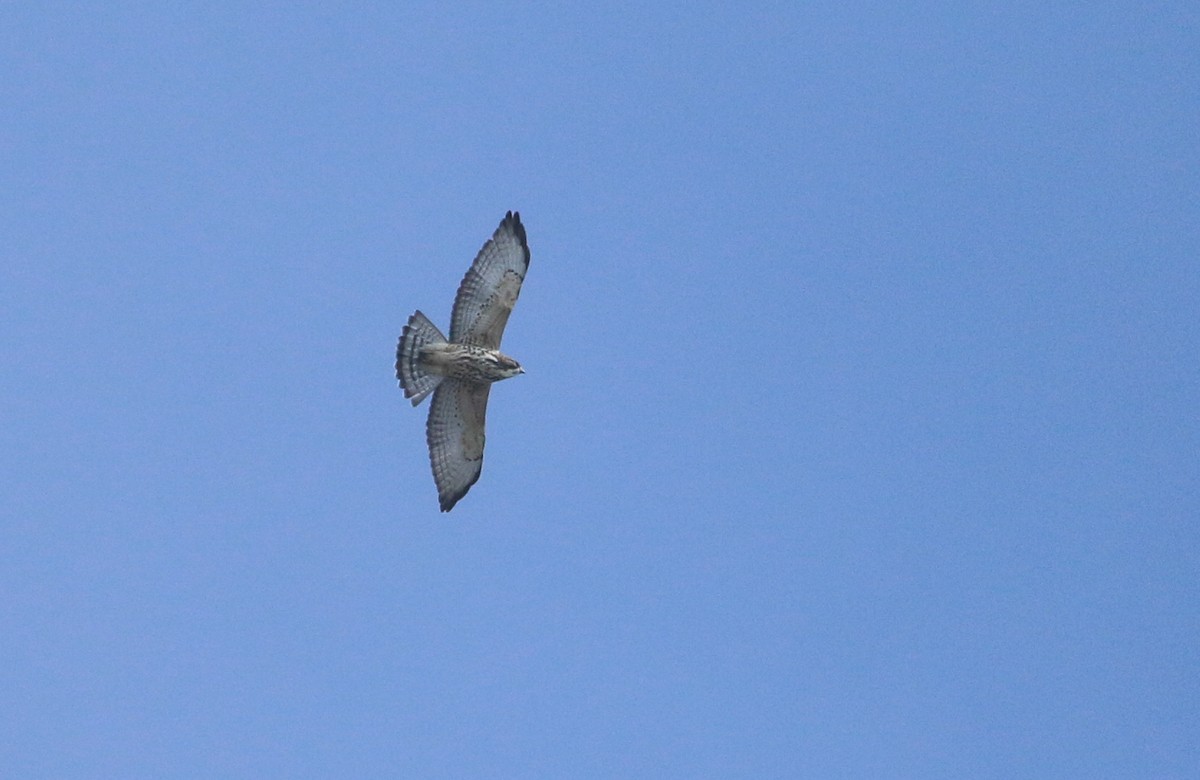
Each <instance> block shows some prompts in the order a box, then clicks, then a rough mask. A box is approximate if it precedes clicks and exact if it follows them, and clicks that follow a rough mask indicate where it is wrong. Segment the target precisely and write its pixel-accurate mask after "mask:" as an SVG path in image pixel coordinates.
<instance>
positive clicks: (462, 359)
mask: <svg viewBox="0 0 1200 780" xmlns="http://www.w3.org/2000/svg"><path fill="white" fill-rule="evenodd" d="M528 268H529V245H528V243H526V238H525V226H524V225H522V224H521V215H520V214H518V213H515V212H512V211H510V212H508V214H507V215H506V216H505V217H504V219H503V220H502V221H501V222H500V227H498V228H496V232H495V233H494V234H493V235H492V238H491V240H489V241H488V242H487V243H485V244H484V245H483V248H482V249H480V250H479V254H478V255H476V257H475V262H474V263H472V264H471V267H470V268H469V269H467V275H466V276H464V277H463V280H462V284H460V285H459V287H458V295H457V296H455V299H454V311H453V313H452V314H451V317H450V338H449V339H447V338H446V337H445V336H443V335H442V333H441V331H439V330H438V329H437V326H435V325H434V324H433V323H432V322H430V321H429V319H428V318H427V317H426V316H425V315H424V314H422V313H421V312H420V311H418V312H416V313H414V314H413V315H412V316H411V317H409V318H408V324H407V325H405V326H404V333H403V334H402V335H401V336H400V343H399V345H398V346H397V348H396V377H397V378H398V379H399V380H400V386H401V387H403V388H404V395H405V397H406V398H411V399H412V402H413V406H416V405H417V404H419V403H421V401H423V400H425V396H427V395H429V394H430V393H433V401H432V402H431V403H430V406H429V421H428V422H427V423H426V426H425V437H426V439H427V440H428V442H429V462H430V463H431V464H432V466H433V479H434V482H436V483H437V488H438V501H439V503H440V504H441V508H442V511H443V512H449V511H450V510H451V509H452V508H453V507H454V504H455V503H457V502H458V500H459V499H460V498H462V497H463V496H465V495H466V494H467V491H468V490H470V489H471V486H472V485H474V484H475V481H476V480H478V479H479V473H480V471H481V470H482V468H483V442H484V435H483V428H484V417H485V415H486V413H487V399H488V391H489V390H490V389H491V386H492V382H499V381H500V380H501V379H508V378H509V377H513V376H516V375H517V374H523V373H525V372H524V369H522V368H521V366H520V364H519V363H517V361H515V360H513V359H512V358H510V357H508V356H507V355H504V354H502V353H501V352H500V338H501V336H503V335H504V326H505V325H506V324H508V315H509V314H510V313H512V310H513V306H514V305H515V304H516V302H517V296H518V295H520V294H521V282H523V281H524V280H525V271H526V270H527V269H528Z"/></svg>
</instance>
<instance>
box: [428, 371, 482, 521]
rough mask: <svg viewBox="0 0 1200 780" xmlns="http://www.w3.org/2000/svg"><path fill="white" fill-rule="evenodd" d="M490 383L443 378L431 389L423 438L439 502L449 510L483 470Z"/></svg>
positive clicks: (443, 508) (443, 509)
mask: <svg viewBox="0 0 1200 780" xmlns="http://www.w3.org/2000/svg"><path fill="white" fill-rule="evenodd" d="M490 389H491V385H490V384H479V385H476V384H468V383H466V382H460V381H458V380H457V379H444V380H442V383H441V384H440V385H438V388H437V390H435V391H433V402H432V403H431V404H430V406H429V421H428V422H427V423H426V425H425V438H426V440H428V442H429V463H430V465H432V466H433V481H434V482H436V483H437V489H438V502H439V503H440V504H441V507H442V511H443V512H449V511H450V510H451V509H453V508H454V505H455V504H456V503H458V500H459V499H460V498H462V497H463V496H465V495H466V494H467V491H468V490H470V489H471V486H472V485H474V484H475V482H476V481H477V480H478V479H479V472H480V471H482V470H483V440H484V435H483V423H484V417H485V415H486V414H487V401H488V390H490Z"/></svg>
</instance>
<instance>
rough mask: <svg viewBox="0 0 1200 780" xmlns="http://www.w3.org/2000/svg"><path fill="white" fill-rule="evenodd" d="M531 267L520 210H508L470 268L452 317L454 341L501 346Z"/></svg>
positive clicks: (457, 297)
mask: <svg viewBox="0 0 1200 780" xmlns="http://www.w3.org/2000/svg"><path fill="white" fill-rule="evenodd" d="M528 268H529V244H528V243H527V241H526V238H525V226H524V225H522V224H521V215H520V213H518V212H515V211H510V212H508V213H507V214H506V215H505V217H504V219H503V220H501V222H500V227H498V228H496V232H495V233H494V234H493V235H492V237H491V238H490V239H488V241H487V243H485V244H484V245H483V248H482V249H480V250H479V254H478V255H476V256H475V262H473V263H472V264H471V267H470V268H469V269H467V275H466V276H464V277H463V280H462V284H460V285H459V286H458V294H457V295H456V296H455V298H454V312H453V314H452V315H451V317H450V340H451V341H454V342H458V343H463V344H475V345H477V346H481V347H487V348H488V349H499V348H500V338H501V337H502V336H503V335H504V326H505V325H507V324H508V315H509V314H511V313H512V310H513V306H515V305H516V303H517V296H518V295H520V294H521V283H522V282H523V281H525V271H526V270H528Z"/></svg>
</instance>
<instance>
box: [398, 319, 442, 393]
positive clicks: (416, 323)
mask: <svg viewBox="0 0 1200 780" xmlns="http://www.w3.org/2000/svg"><path fill="white" fill-rule="evenodd" d="M445 341H446V337H445V336H443V335H442V332H441V331H440V330H438V329H437V326H436V325H434V324H433V323H432V322H430V321H429V318H428V317H426V316H425V315H424V314H422V313H421V312H420V311H417V312H414V313H413V316H411V317H409V318H408V324H407V325H405V326H404V332H403V333H401V334H400V343H399V344H397V345H396V378H397V379H399V380H400V386H401V387H402V388H404V397H405V398H411V399H412V404H413V406H416V405H417V404H419V403H421V402H422V401H424V400H425V396H427V395H429V394H430V393H432V392H433V391H434V390H435V389H436V388H437V386H438V385H439V384H441V381H442V377H441V376H439V375H438V374H430V373H429V372H427V371H426V370H425V369H424V367H423V366H422V365H421V349H422V348H423V347H425V346H426V345H428V344H443V343H445Z"/></svg>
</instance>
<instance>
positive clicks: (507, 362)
mask: <svg viewBox="0 0 1200 780" xmlns="http://www.w3.org/2000/svg"><path fill="white" fill-rule="evenodd" d="M494 359H495V365H496V374H497V375H498V379H511V378H512V377H514V376H516V375H517V374H524V373H525V369H523V368H521V364H520V363H518V362H517V361H515V360H513V359H512V358H510V357H509V356H508V355H502V354H500V353H499V352H497V353H496V355H495V358H494Z"/></svg>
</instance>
